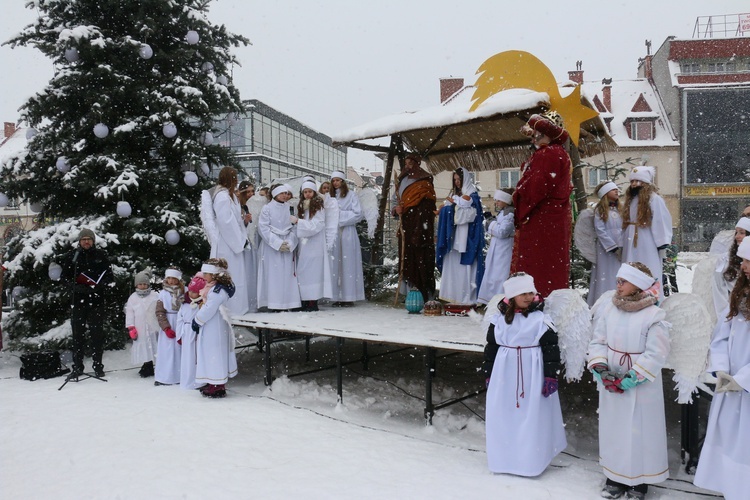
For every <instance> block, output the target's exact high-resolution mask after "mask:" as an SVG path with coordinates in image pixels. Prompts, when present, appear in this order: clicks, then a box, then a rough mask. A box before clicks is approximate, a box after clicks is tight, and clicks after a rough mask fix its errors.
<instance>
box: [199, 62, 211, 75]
mask: <svg viewBox="0 0 750 500" xmlns="http://www.w3.org/2000/svg"><path fill="white" fill-rule="evenodd" d="M201 70H202V71H203V72H204V73H210V72H212V71H213V70H214V65H213V63H211V62H208V61H206V62H204V63H203V64H201Z"/></svg>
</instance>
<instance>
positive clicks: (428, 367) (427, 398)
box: [424, 347, 435, 425]
mask: <svg viewBox="0 0 750 500" xmlns="http://www.w3.org/2000/svg"><path fill="white" fill-rule="evenodd" d="M424 359H425V363H424V365H425V379H424V404H425V407H424V418H425V419H427V424H428V425H432V416H433V415H434V414H435V406H434V405H433V404H432V378H433V377H434V376H435V349H434V348H433V347H428V348H427V351H426V352H425V356H424Z"/></svg>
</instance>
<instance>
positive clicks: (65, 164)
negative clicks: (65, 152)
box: [55, 156, 70, 174]
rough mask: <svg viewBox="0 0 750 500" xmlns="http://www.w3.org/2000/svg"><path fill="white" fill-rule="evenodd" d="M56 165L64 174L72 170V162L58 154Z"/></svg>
mask: <svg viewBox="0 0 750 500" xmlns="http://www.w3.org/2000/svg"><path fill="white" fill-rule="evenodd" d="M55 167H56V168H57V170H59V171H60V172H62V173H63V174H64V173H66V172H69V171H70V162H69V161H68V159H67V158H65V157H64V156H58V157H57V161H56V162H55Z"/></svg>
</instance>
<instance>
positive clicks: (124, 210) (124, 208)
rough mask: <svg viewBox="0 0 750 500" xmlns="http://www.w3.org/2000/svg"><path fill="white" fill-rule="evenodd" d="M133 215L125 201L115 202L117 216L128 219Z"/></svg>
mask: <svg viewBox="0 0 750 500" xmlns="http://www.w3.org/2000/svg"><path fill="white" fill-rule="evenodd" d="M132 213H133V209H132V208H131V207H130V203H128V202H127V201H118V202H117V215H119V216H120V217H130V214H132Z"/></svg>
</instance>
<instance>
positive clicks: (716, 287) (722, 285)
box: [711, 253, 739, 318]
mask: <svg viewBox="0 0 750 500" xmlns="http://www.w3.org/2000/svg"><path fill="white" fill-rule="evenodd" d="M728 265H729V254H728V253H725V254H724V255H723V256H722V257H721V258H720V259H718V262H717V264H716V269H715V270H714V275H713V278H714V279H713V280H712V281H711V294H712V295H713V298H714V310H715V311H716V317H717V318H726V317H727V315H726V314H724V316H721V313H722V311H724V309H726V308H728V307H729V295H730V294H731V293H732V289H733V288H734V285H735V283H737V278H735V279H733V280H731V281H727V280H726V279H724V271H726V269H727V266H728ZM738 275H739V273H738Z"/></svg>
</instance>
